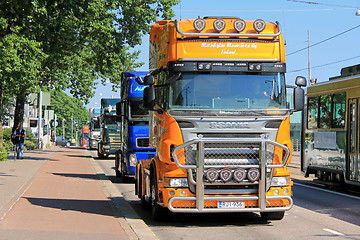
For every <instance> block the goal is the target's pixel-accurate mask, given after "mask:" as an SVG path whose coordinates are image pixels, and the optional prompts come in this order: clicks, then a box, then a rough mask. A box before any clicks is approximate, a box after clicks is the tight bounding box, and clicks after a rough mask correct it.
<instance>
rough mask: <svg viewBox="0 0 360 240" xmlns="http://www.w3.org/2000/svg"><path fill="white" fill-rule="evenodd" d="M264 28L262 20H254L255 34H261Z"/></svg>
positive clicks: (264, 24)
mask: <svg viewBox="0 0 360 240" xmlns="http://www.w3.org/2000/svg"><path fill="white" fill-rule="evenodd" d="M265 27H266V23H265V21H264V20H262V19H256V20H255V21H254V29H255V30H256V31H257V32H262V31H264V29H265Z"/></svg>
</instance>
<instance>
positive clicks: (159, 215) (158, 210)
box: [144, 174, 165, 221]
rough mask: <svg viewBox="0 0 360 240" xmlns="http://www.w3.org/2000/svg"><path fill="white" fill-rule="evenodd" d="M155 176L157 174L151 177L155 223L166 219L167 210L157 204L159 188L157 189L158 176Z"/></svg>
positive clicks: (152, 215)
mask: <svg viewBox="0 0 360 240" xmlns="http://www.w3.org/2000/svg"><path fill="white" fill-rule="evenodd" d="M154 175H155V174H153V176H151V181H150V194H151V196H150V204H151V218H152V219H153V220H154V221H160V220H162V219H164V214H165V209H163V207H160V206H159V205H158V204H157V202H158V194H157V192H158V188H157V181H156V176H154ZM144 200H145V199H144Z"/></svg>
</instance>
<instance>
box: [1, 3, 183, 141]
mask: <svg viewBox="0 0 360 240" xmlns="http://www.w3.org/2000/svg"><path fill="white" fill-rule="evenodd" d="M176 3H177V0H159V1H155V0H132V1H130V0H72V1H67V0H3V1H1V2H0V27H1V28H0V30H3V31H2V32H1V33H0V42H2V41H5V40H6V39H7V40H8V41H5V42H7V43H8V47H7V48H6V49H5V51H3V52H0V59H1V58H2V57H3V55H6V54H7V53H8V52H10V53H13V54H11V57H10V58H9V59H7V60H6V59H5V61H8V62H9V64H8V65H0V77H1V81H2V83H0V109H1V108H2V101H1V96H2V93H6V94H14V95H15V96H16V99H17V104H16V109H17V110H16V111H15V112H16V114H15V123H16V125H14V127H15V128H16V127H17V124H18V123H20V122H21V121H22V114H23V108H24V99H25V97H24V96H26V95H28V93H29V92H30V90H31V89H32V88H33V87H34V86H40V88H41V87H45V86H46V87H50V88H52V89H57V90H63V89H70V92H71V94H73V96H74V97H77V98H79V99H81V100H82V101H84V102H87V101H88V99H89V98H90V97H92V96H93V94H94V92H93V88H94V86H95V81H96V80H97V79H100V81H102V82H103V83H104V82H105V81H106V80H107V79H109V80H110V81H111V82H112V83H114V84H120V73H121V72H122V71H124V70H127V71H129V70H133V69H134V68H135V67H138V66H139V63H135V61H136V59H137V56H138V55H139V52H135V53H129V48H130V47H134V46H135V45H137V44H140V43H141V36H142V35H143V34H145V33H147V32H148V31H149V27H150V23H152V22H153V21H154V20H156V18H157V17H158V16H161V17H162V18H165V19H168V18H169V17H171V16H172V10H171V6H172V5H174V4H176ZM9 36H12V37H11V38H9ZM17 39H21V40H22V39H23V42H24V43H27V45H24V46H23V47H21V48H20V49H21V51H18V48H19V47H18V45H17V44H16V42H17ZM0 47H1V46H0ZM21 54H25V56H26V57H25V58H22V55H21ZM13 63H16V64H15V65H16V66H17V63H19V64H20V65H21V68H23V69H24V68H25V66H27V67H26V69H27V71H25V72H21V71H18V69H14V68H12V67H10V68H9V67H8V66H9V65H10V66H11V65H12V64H13ZM17 74H20V76H18V75H17ZM20 80H21V84H20V85H19V84H18V83H19V82H20ZM5 83H6V86H5ZM21 109H22V110H21ZM0 129H1V126H0ZM0 138H1V136H0ZM0 146H1V140H0Z"/></svg>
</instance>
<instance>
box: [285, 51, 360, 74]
mask: <svg viewBox="0 0 360 240" xmlns="http://www.w3.org/2000/svg"><path fill="white" fill-rule="evenodd" d="M356 58H360V55H359V56H355V57H351V58H346V59H342V60H338V61H335V62H330V63H325V64H321V65H317V66H314V67H311V69H313V68H320V67H326V66H329V65H332V64H336V63H340V62H345V61H349V60H352V59H356ZM305 70H309V68H303V69H297V70H292V71H288V72H287V73H292V72H301V71H305Z"/></svg>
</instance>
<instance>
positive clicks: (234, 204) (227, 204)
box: [218, 201, 245, 208]
mask: <svg viewBox="0 0 360 240" xmlns="http://www.w3.org/2000/svg"><path fill="white" fill-rule="evenodd" d="M218 208H245V204H244V202H243V201H218Z"/></svg>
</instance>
